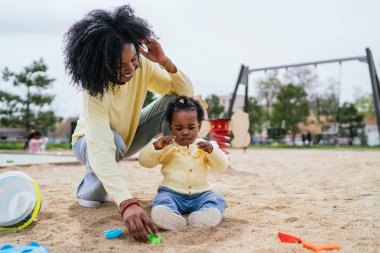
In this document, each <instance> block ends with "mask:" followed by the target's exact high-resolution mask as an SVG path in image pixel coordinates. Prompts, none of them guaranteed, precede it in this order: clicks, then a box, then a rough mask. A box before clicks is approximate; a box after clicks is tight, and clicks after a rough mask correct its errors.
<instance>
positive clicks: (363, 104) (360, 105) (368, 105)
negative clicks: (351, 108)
mask: <svg viewBox="0 0 380 253" xmlns="http://www.w3.org/2000/svg"><path fill="white" fill-rule="evenodd" d="M355 107H356V108H357V109H358V111H359V112H361V113H362V114H363V115H364V117H365V118H369V119H374V118H375V104H374V102H373V96H372V94H367V95H363V96H361V97H359V98H358V99H357V100H356V101H355Z"/></svg>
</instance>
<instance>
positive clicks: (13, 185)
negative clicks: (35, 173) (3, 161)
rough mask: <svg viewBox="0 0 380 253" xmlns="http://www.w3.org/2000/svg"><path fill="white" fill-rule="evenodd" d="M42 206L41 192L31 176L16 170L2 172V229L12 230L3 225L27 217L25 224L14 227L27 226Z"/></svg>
mask: <svg viewBox="0 0 380 253" xmlns="http://www.w3.org/2000/svg"><path fill="white" fill-rule="evenodd" d="M40 206H41V198H40V193H39V190H38V187H37V184H36V183H35V181H34V180H33V179H32V178H31V177H29V176H28V175H26V174H25V173H22V172H16V171H10V172H5V173H2V174H0V230H11V229H12V228H9V229H8V228H2V227H11V226H14V225H16V224H19V223H21V222H22V221H25V219H27V220H26V222H25V223H24V225H21V226H19V227H17V228H14V229H22V228H24V227H26V226H27V225H29V224H30V223H31V222H32V221H33V220H34V218H35V216H36V215H37V213H38V211H39V209H40ZM35 209H38V210H35ZM30 215H31V216H30ZM28 216H29V217H28Z"/></svg>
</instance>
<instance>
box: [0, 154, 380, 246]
mask: <svg viewBox="0 0 380 253" xmlns="http://www.w3.org/2000/svg"><path fill="white" fill-rule="evenodd" d="M229 156H230V159H231V168H230V169H229V170H228V172H226V173H224V174H217V175H216V174H211V176H210V181H211V182H212V183H213V184H214V190H215V191H218V192H220V193H222V194H224V195H225V197H226V198H227V200H228V207H227V209H226V210H225V217H224V219H223V221H222V223H221V224H220V225H219V226H217V227H214V228H207V229H200V228H191V227H186V228H184V229H182V230H180V231H175V232H167V231H161V234H162V235H163V237H164V238H165V242H164V243H163V244H161V245H159V246H152V245H149V244H142V243H138V242H135V241H134V240H133V238H131V237H130V236H123V237H121V238H118V239H113V240H106V239H105V238H104V237H103V235H102V232H103V231H104V230H106V229H112V228H116V227H123V223H122V220H121V218H120V216H119V215H118V213H117V207H116V205H115V204H114V203H112V202H109V203H106V204H105V205H103V206H102V207H101V208H99V209H86V208H83V207H80V206H79V205H78V203H77V201H76V198H75V191H76V187H77V184H78V182H79V181H80V179H81V178H82V176H83V175H84V172H85V169H84V167H83V166H81V165H75V164H74V165H73V164H71V165H46V164H45V165H31V166H15V167H12V168H5V169H4V168H3V169H0V172H4V171H9V170H18V171H23V172H25V173H27V174H29V175H30V176H32V177H33V178H34V179H35V180H36V181H37V183H38V184H39V186H40V189H41V193H42V198H43V206H42V209H41V212H40V214H39V216H38V220H37V221H36V222H34V223H33V224H32V225H31V226H30V227H29V228H27V229H25V230H22V231H19V232H0V245H4V244H13V245H26V244H28V243H29V242H30V241H37V242H39V243H40V244H42V245H48V247H49V250H50V252H151V251H154V252H176V253H177V252H197V253H200V252H311V251H309V250H306V249H302V247H301V246H300V245H293V244H285V243H281V242H279V240H278V238H277V233H278V232H279V231H282V232H285V233H290V234H293V235H296V236H299V237H301V238H302V239H304V240H306V241H309V242H313V243H327V242H339V243H341V245H342V250H341V252H380V152H379V151H349V150H273V149H260V150H257V149H250V150H248V151H247V152H246V153H244V152H243V151H242V150H233V151H232V153H231V154H230V155H229ZM120 168H121V170H122V171H123V175H124V176H125V178H126V180H127V181H128V183H129V185H130V189H131V191H132V193H133V194H134V196H135V197H136V198H137V199H138V200H139V201H141V203H142V207H143V208H144V209H145V210H146V211H148V212H149V211H150V205H151V201H152V199H153V197H154V196H155V192H156V188H157V186H158V184H159V182H160V181H161V179H162V178H161V175H160V172H159V168H158V167H157V168H155V169H153V170H149V169H145V168H142V167H141V166H140V165H139V164H138V162H136V161H122V162H121V163H120ZM0 204H1V203H0Z"/></svg>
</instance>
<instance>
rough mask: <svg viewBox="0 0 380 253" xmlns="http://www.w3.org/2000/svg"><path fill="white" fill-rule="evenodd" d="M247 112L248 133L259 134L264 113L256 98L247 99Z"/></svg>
mask: <svg viewBox="0 0 380 253" xmlns="http://www.w3.org/2000/svg"><path fill="white" fill-rule="evenodd" d="M247 112H248V115H249V132H250V133H251V135H252V134H254V133H255V132H256V131H259V132H260V131H261V130H262V125H263V123H264V112H263V108H262V107H261V105H260V104H259V102H258V101H257V99H256V98H253V97H250V98H249V99H248V105H247Z"/></svg>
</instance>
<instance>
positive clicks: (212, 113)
mask: <svg viewBox="0 0 380 253" xmlns="http://www.w3.org/2000/svg"><path fill="white" fill-rule="evenodd" d="M206 102H207V104H208V109H207V114H208V117H209V118H219V117H220V115H221V114H222V113H223V112H224V106H223V105H221V104H220V100H219V97H218V96H217V95H214V94H212V95H211V96H208V97H207V98H206Z"/></svg>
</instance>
